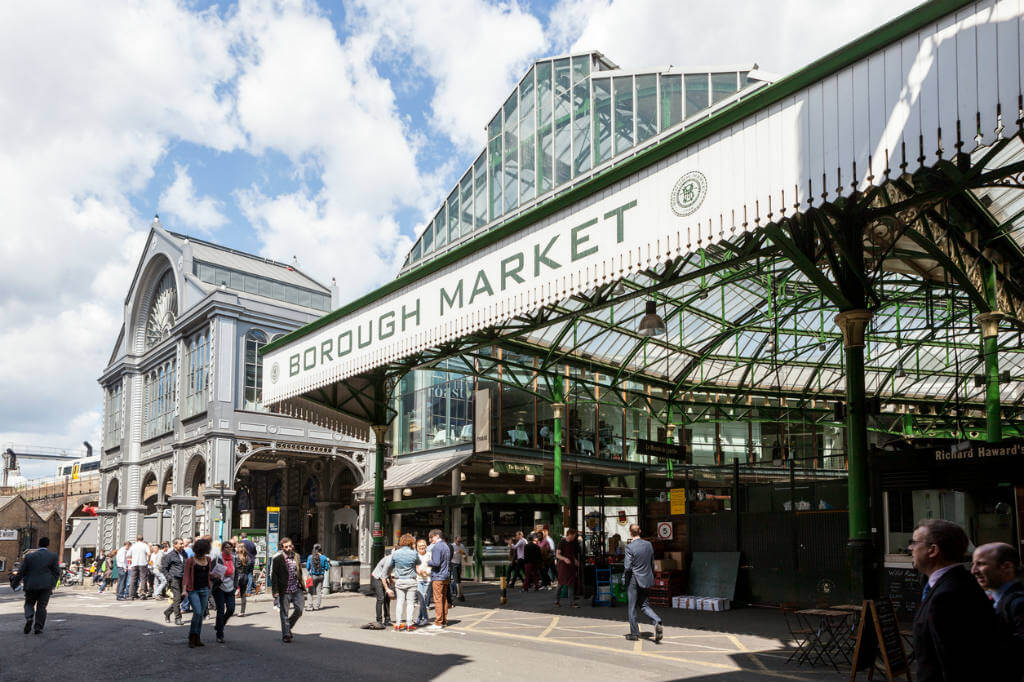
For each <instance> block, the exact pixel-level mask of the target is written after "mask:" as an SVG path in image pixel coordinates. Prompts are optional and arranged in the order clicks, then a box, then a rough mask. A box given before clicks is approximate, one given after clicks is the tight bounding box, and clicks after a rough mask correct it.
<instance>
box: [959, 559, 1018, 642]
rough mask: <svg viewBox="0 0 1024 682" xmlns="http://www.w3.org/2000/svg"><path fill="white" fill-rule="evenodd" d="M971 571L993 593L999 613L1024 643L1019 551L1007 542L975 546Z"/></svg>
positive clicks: (982, 585) (984, 587) (979, 582)
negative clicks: (1018, 575)
mask: <svg viewBox="0 0 1024 682" xmlns="http://www.w3.org/2000/svg"><path fill="white" fill-rule="evenodd" d="M973 559H974V560H973V562H972V563H971V573H972V574H973V575H974V577H975V578H976V579H977V580H978V585H980V586H981V588H982V589H983V590H988V592H989V594H990V595H991V596H992V604H993V606H994V607H995V609H996V615H997V616H999V619H1000V620H1001V621H1002V622H1003V625H1005V626H1006V628H1007V630H1008V631H1009V633H1010V635H1011V636H1012V637H1013V638H1014V639H1015V640H1016V641H1017V642H1018V644H1020V643H1024V585H1022V584H1021V581H1020V579H1019V578H1018V577H1017V574H1018V570H1019V566H1020V555H1019V554H1018V553H1017V550H1016V549H1014V548H1013V547H1011V546H1010V545H1008V544H1006V543H1005V542H990V543H989V544H987V545H982V546H981V547H978V548H977V549H975V550H974V557H973Z"/></svg>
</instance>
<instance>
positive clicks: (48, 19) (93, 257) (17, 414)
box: [0, 0, 245, 445]
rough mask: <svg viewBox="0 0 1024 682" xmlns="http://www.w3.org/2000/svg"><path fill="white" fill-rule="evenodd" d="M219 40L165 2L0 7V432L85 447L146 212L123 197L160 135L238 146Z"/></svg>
mask: <svg viewBox="0 0 1024 682" xmlns="http://www.w3.org/2000/svg"><path fill="white" fill-rule="evenodd" d="M230 45H231V40H230V34H229V32H228V30H227V29H226V27H225V26H224V24H223V22H222V21H221V20H220V19H218V17H217V16H216V15H215V14H213V13H198V14H197V13H192V12H189V11H187V10H186V9H184V8H183V7H182V6H181V5H180V3H177V2H174V1H173V0H151V1H150V2H144V3H143V2H122V3H114V2H103V3H91V4H75V3H67V4H64V5H61V6H57V5H40V4H38V3H0V61H2V62H3V63H4V64H9V65H16V68H7V69H0V205H3V207H4V214H3V217H2V218H0V220H2V221H3V222H2V231H3V235H4V239H3V240H0V258H2V260H3V262H5V263H7V264H8V266H7V267H4V268H2V269H0V348H3V353H2V354H0V356H2V357H0V377H2V378H3V380H4V386H5V391H4V392H3V394H2V396H3V397H0V442H6V441H16V442H21V441H23V440H24V439H25V438H26V437H28V436H32V438H33V440H34V442H35V443H38V444H44V445H75V444H77V443H79V442H80V441H81V440H82V438H84V437H89V436H92V439H93V442H94V444H95V443H96V440H95V437H96V436H95V431H96V428H95V426H96V422H97V410H98V405H99V402H100V391H99V387H98V386H97V385H96V377H97V376H98V375H99V373H100V372H101V371H102V368H103V367H104V366H106V363H107V358H108V356H109V353H110V350H111V348H112V347H113V344H114V342H115V340H116V338H117V333H118V329H119V327H120V320H121V302H122V301H123V298H124V295H125V292H126V290H127V287H128V283H129V281H130V278H131V275H132V273H133V272H134V268H135V264H136V260H137V258H138V256H139V253H140V251H141V247H142V239H143V236H144V234H145V229H146V226H147V222H148V221H147V220H145V219H143V218H141V217H140V216H138V215H136V212H135V211H134V210H133V208H132V206H131V197H132V195H133V193H135V192H138V191H139V190H141V189H142V188H143V187H145V185H146V183H147V182H148V181H149V180H150V179H151V178H152V176H153V172H154V166H155V164H156V163H158V162H159V161H160V160H161V159H162V158H163V157H164V155H165V154H166V153H167V150H168V148H169V142H170V141H171V140H184V141H189V142H193V143H195V144H197V145H201V146H205V147H210V148H213V149H218V150H228V149H232V148H234V147H236V146H238V145H239V144H243V143H244V141H245V139H244V136H243V135H242V134H241V132H240V131H239V130H238V127H237V125H236V124H235V122H234V120H233V104H232V102H231V101H230V99H226V98H225V97H224V96H223V95H222V94H220V93H219V92H218V86H219V85H220V84H222V83H223V82H224V81H225V80H226V79H230V78H231V77H232V76H233V74H234V73H235V70H236V63H235V60H234V59H233V57H232V55H231V53H230ZM90 425H91V426H90ZM69 439H70V443H68V442H65V441H68V440H69ZM55 441H56V442H55Z"/></svg>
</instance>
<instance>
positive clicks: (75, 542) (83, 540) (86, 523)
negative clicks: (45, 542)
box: [64, 519, 99, 549]
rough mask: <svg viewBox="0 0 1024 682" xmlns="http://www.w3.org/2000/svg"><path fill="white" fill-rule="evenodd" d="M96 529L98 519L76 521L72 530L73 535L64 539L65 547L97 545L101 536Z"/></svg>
mask: <svg viewBox="0 0 1024 682" xmlns="http://www.w3.org/2000/svg"><path fill="white" fill-rule="evenodd" d="M96 531H97V525H96V519H83V520H81V521H76V522H75V526H74V528H72V530H71V535H69V536H68V537H67V539H66V540H65V541H64V549H74V548H76V547H95V546H96V539H97V537H99V536H98V535H97V533H96Z"/></svg>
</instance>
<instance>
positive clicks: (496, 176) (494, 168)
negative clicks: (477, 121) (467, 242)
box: [487, 135, 502, 220]
mask: <svg viewBox="0 0 1024 682" xmlns="http://www.w3.org/2000/svg"><path fill="white" fill-rule="evenodd" d="M501 169H502V166H501V135H499V136H498V137H496V138H494V139H493V140H491V143H490V146H489V148H488V149H487V171H488V174H489V175H490V196H491V213H490V219H491V220H497V219H498V217H499V216H501V209H502V203H501V179H502V170H501Z"/></svg>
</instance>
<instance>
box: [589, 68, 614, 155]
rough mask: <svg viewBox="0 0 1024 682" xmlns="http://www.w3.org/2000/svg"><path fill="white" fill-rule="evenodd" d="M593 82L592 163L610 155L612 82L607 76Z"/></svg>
mask: <svg viewBox="0 0 1024 682" xmlns="http://www.w3.org/2000/svg"><path fill="white" fill-rule="evenodd" d="M593 84H594V163H601V162H602V161H607V160H608V159H610V158H611V157H612V84H611V81H610V80H609V79H607V78H595V79H594V80H593Z"/></svg>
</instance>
